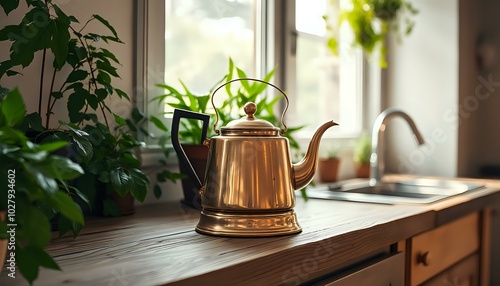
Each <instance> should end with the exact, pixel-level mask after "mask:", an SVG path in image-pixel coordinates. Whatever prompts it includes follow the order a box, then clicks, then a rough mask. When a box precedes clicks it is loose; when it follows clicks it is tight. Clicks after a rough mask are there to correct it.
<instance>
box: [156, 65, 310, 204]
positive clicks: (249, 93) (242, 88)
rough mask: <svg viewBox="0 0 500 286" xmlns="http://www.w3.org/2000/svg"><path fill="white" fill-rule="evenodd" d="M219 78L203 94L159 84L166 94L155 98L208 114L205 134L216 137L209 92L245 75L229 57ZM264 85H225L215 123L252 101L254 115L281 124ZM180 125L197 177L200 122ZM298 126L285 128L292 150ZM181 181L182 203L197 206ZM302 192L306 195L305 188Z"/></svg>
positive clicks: (202, 158)
mask: <svg viewBox="0 0 500 286" xmlns="http://www.w3.org/2000/svg"><path fill="white" fill-rule="evenodd" d="M273 75H274V70H272V71H270V72H269V73H267V74H266V75H265V77H264V79H263V80H264V81H266V82H269V81H270V80H271V79H272V77H273ZM221 78H222V79H221V80H220V81H219V82H217V83H216V84H215V85H214V86H213V87H212V88H211V89H210V91H208V92H207V93H206V94H202V95H197V94H194V93H192V92H191V91H190V90H189V88H188V87H187V86H186V85H185V84H184V83H183V82H182V81H181V84H182V87H183V90H182V91H181V90H177V89H176V88H174V87H172V86H170V85H165V84H158V85H157V86H158V87H160V88H163V89H165V90H166V93H165V94H163V95H160V96H157V97H156V98H155V99H154V100H156V101H158V102H159V103H160V104H166V105H168V106H170V107H172V108H178V109H184V110H189V111H194V112H198V113H209V114H211V124H209V130H208V131H209V134H208V137H211V136H215V133H214V131H213V129H212V128H211V127H212V126H213V123H214V122H215V114H214V112H213V108H212V107H211V106H210V96H211V95H212V92H213V91H214V90H215V88H216V87H218V86H219V85H220V84H222V83H225V82H229V81H231V80H233V79H235V78H248V76H247V74H246V72H245V71H243V70H242V69H240V68H238V67H237V66H236V65H235V64H234V62H233V60H232V59H229V63H228V72H227V74H226V75H224V76H223V77H221ZM267 87H268V85H267V84H265V83H261V82H252V81H241V84H240V85H239V86H238V87H237V88H235V86H234V85H232V84H228V85H226V86H225V88H224V90H225V91H226V94H224V95H221V97H225V98H222V99H221V102H220V103H219V104H218V105H217V106H216V108H217V109H218V111H219V123H218V125H219V126H225V125H226V124H227V123H229V122H230V121H232V120H235V119H239V118H241V117H242V116H243V114H244V113H243V106H244V105H245V103H247V102H255V103H256V104H257V111H256V113H255V116H256V117H257V118H260V119H264V120H267V121H269V122H271V123H272V124H274V125H276V126H280V125H281V121H280V120H281V117H280V116H277V115H276V114H277V113H276V110H275V109H276V108H277V106H276V104H277V103H278V102H279V101H280V99H281V98H280V97H269V96H265V94H264V91H265V90H266V88H267ZM218 102H219V101H218ZM181 127H182V129H181V130H180V131H179V140H180V141H181V143H183V148H184V151H185V152H186V155H187V156H188V158H189V160H190V161H191V163H192V164H193V167H194V169H195V171H196V173H197V175H198V177H200V178H203V175H204V173H205V166H206V158H207V155H208V148H206V147H205V146H203V145H201V144H200V141H201V140H203V139H204V138H202V123H201V122H200V121H198V120H191V119H189V120H186V121H184V122H181ZM301 128H302V127H293V128H288V131H287V133H286V134H285V136H286V137H287V138H288V139H289V142H290V146H291V147H292V148H293V149H295V150H298V149H299V145H298V143H297V141H296V140H295V139H294V138H293V136H292V135H293V132H295V131H297V130H299V129H301ZM180 167H181V173H183V171H184V170H182V166H180ZM182 183H183V190H184V200H183V203H185V204H187V205H189V206H192V207H197V208H199V207H200V201H199V195H198V190H196V188H194V184H193V183H192V182H191V180H190V179H189V178H188V177H187V176H185V178H184V179H183V180H182ZM302 192H303V194H304V195H305V193H304V191H302Z"/></svg>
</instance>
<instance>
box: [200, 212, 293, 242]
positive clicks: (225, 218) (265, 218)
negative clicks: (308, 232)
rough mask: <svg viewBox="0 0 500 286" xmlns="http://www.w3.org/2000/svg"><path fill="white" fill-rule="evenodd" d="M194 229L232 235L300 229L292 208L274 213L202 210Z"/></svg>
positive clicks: (275, 233) (271, 234) (254, 234)
mask: <svg viewBox="0 0 500 286" xmlns="http://www.w3.org/2000/svg"><path fill="white" fill-rule="evenodd" d="M196 231H197V232H199V233H202V234H209V235H216V236H232V237H268V236H278V235H288V234H295V233H299V232H301V231H302V228H301V227H300V226H299V224H298V222H297V216H296V215H295V212H294V211H293V210H288V211H284V212H276V213H225V212H216V211H210V210H202V211H201V217H200V221H199V223H198V225H197V226H196Z"/></svg>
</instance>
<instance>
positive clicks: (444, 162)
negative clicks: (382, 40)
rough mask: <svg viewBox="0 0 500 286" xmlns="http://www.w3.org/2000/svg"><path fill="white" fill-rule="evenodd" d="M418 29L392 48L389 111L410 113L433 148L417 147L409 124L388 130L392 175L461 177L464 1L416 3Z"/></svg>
mask: <svg viewBox="0 0 500 286" xmlns="http://www.w3.org/2000/svg"><path fill="white" fill-rule="evenodd" d="M414 6H415V7H416V8H417V9H418V10H419V13H418V15H417V16H416V17H415V21H416V26H415V29H414V31H413V33H412V34H411V35H410V36H409V37H404V38H403V41H402V43H397V42H396V40H394V39H392V40H391V41H390V43H389V56H388V65H389V67H388V69H387V70H386V71H385V75H384V76H385V82H384V86H385V87H384V89H383V95H385V98H384V101H383V102H384V105H385V107H397V108H400V109H402V110H403V111H405V112H407V113H408V114H409V115H410V116H411V117H412V118H413V119H414V121H415V123H416V125H417V127H418V128H419V129H420V131H421V133H422V135H423V136H424V139H425V140H426V142H427V144H426V145H424V146H421V147H417V144H416V142H415V140H414V139H413V136H412V133H411V132H410V129H409V127H408V126H407V124H406V123H405V122H403V120H400V119H397V118H396V119H393V122H391V123H389V125H390V126H389V128H388V129H387V132H386V133H387V134H386V136H387V141H388V144H387V151H386V154H387V169H386V170H387V172H395V173H413V174H420V175H436V176H445V177H453V176H456V166H457V146H458V142H457V138H458V122H457V117H456V115H457V102H458V52H459V49H458V1H456V0H446V1H434V0H420V1H414Z"/></svg>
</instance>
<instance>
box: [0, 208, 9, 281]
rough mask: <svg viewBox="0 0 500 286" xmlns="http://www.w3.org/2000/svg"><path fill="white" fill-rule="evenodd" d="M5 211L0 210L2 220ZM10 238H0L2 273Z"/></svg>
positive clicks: (0, 267) (0, 268)
mask: <svg viewBox="0 0 500 286" xmlns="http://www.w3.org/2000/svg"><path fill="white" fill-rule="evenodd" d="M5 214H6V212H5V211H0V221H3V220H4V219H5ZM8 241H9V240H8V239H0V273H1V272H2V269H3V264H4V262H5V256H6V255H7V243H8Z"/></svg>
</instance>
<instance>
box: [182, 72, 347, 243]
mask: <svg viewBox="0 0 500 286" xmlns="http://www.w3.org/2000/svg"><path fill="white" fill-rule="evenodd" d="M241 80H252V81H258V82H263V83H266V84H268V85H270V86H272V87H274V88H275V89H277V90H278V91H279V92H280V93H281V94H283V96H284V98H285V100H286V107H285V109H284V111H283V114H282V116H281V124H282V125H283V129H282V130H281V129H280V128H278V127H275V126H274V125H273V124H271V123H270V122H268V121H265V120H262V119H258V118H255V116H254V114H255V112H256V110H257V109H256V108H257V105H256V104H255V103H253V102H248V103H247V104H246V105H245V106H244V111H245V113H246V117H243V118H241V119H238V120H234V121H231V122H229V123H228V124H227V125H226V126H224V127H222V128H221V129H220V130H218V129H217V124H218V121H219V113H218V111H217V108H216V107H215V105H214V95H215V93H216V92H217V91H218V90H220V89H221V88H222V87H224V86H225V85H227V84H229V83H232V82H235V81H241ZM211 102H212V106H213V107H214V110H215V114H216V120H215V123H214V131H215V133H216V134H218V135H217V136H215V137H213V138H211V139H204V140H203V145H205V146H207V147H208V149H209V150H208V161H207V167H206V173H205V178H204V181H203V183H202V182H201V181H200V179H199V178H198V176H197V175H196V173H195V171H194V169H193V168H192V166H191V163H190V162H189V160H188V158H187V156H186V155H185V153H184V151H183V149H182V147H181V145H180V143H179V140H178V136H177V133H178V131H179V123H180V119H181V118H191V119H199V120H202V121H204V130H203V134H206V129H207V127H208V120H209V117H208V115H204V114H200V113H194V112H189V111H185V110H179V109H176V110H175V111H174V116H173V121H172V144H173V146H174V149H175V151H176V152H177V153H178V155H179V159H180V163H181V164H184V166H187V167H188V170H189V173H190V177H191V178H192V179H193V180H194V181H195V184H196V185H197V187H198V188H199V190H200V195H201V205H202V208H203V209H202V211H201V217H200V221H199V223H198V225H197V226H196V231H198V232H200V233H205V234H212V235H222V236H274V235H284V234H292V233H298V232H300V231H301V228H300V226H299V224H298V222H297V218H296V215H295V212H294V210H293V207H294V204H295V194H294V190H299V189H301V188H303V187H305V186H306V185H307V184H309V183H310V182H311V181H312V179H313V177H314V173H315V171H316V168H317V161H318V160H317V159H318V148H319V142H320V140H321V137H322V135H323V133H324V132H325V131H326V130H327V129H328V128H330V127H332V126H335V125H337V123H335V122H333V121H328V122H326V123H324V124H323V125H322V126H320V127H319V128H318V130H317V131H316V132H315V134H314V135H313V138H312V139H311V142H310V144H309V148H308V150H307V152H306V155H305V157H304V158H303V159H302V160H301V161H300V162H299V163H297V164H292V163H291V158H290V149H289V143H288V139H287V138H286V137H283V136H282V135H284V134H285V132H286V130H287V127H286V125H285V123H284V116H285V113H286V110H287V109H288V104H289V100H288V97H287V95H286V94H285V93H284V92H283V91H282V90H281V89H280V88H278V87H277V86H275V85H273V84H271V83H268V82H265V81H262V80H257V79H251V78H240V79H235V80H231V81H228V82H226V83H224V84H222V85H221V86H219V87H218V88H217V89H215V90H214V92H213V93H212V96H211Z"/></svg>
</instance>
